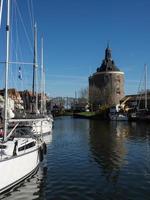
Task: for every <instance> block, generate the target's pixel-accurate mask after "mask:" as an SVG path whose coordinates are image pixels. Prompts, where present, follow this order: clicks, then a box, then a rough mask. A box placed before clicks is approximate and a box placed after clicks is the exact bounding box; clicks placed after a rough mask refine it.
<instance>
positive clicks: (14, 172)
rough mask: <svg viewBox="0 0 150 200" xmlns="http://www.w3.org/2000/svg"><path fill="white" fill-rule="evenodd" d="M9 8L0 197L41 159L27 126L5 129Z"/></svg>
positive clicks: (0, 136) (38, 145)
mask: <svg viewBox="0 0 150 200" xmlns="http://www.w3.org/2000/svg"><path fill="white" fill-rule="evenodd" d="M10 7H11V0H7V24H6V62H5V110H4V124H3V127H2V129H1V130H0V194H1V193H3V192H5V191H6V190H8V189H10V188H12V187H13V186H14V185H16V184H18V183H19V182H21V181H22V180H24V179H25V178H27V177H28V176H30V175H31V174H32V173H34V172H35V171H36V169H37V168H38V165H39V163H40V161H42V159H43V150H44V148H43V147H44V146H43V142H42V140H41V138H39V137H35V135H33V133H32V131H31V127H24V128H23V127H19V126H18V125H19V123H20V122H21V120H19V119H18V122H13V123H14V127H13V128H11V129H9V123H10V120H9V119H8V114H7V111H8V70H9V64H10V61H9V46H10V45H9V44H10V41H9V40H10Z"/></svg>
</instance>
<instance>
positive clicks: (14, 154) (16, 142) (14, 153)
mask: <svg viewBox="0 0 150 200" xmlns="http://www.w3.org/2000/svg"><path fill="white" fill-rule="evenodd" d="M17 146H18V141H15V145H14V150H13V156H16V155H17Z"/></svg>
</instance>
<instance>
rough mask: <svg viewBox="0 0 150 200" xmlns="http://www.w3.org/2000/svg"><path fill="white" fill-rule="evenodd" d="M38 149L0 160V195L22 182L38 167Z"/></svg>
mask: <svg viewBox="0 0 150 200" xmlns="http://www.w3.org/2000/svg"><path fill="white" fill-rule="evenodd" d="M39 162H40V161H39V153H38V149H35V150H33V151H31V152H28V153H26V154H23V155H20V156H14V157H11V158H8V159H5V160H0V193H2V192H4V191H6V190H8V189H10V188H11V187H12V186H14V185H16V184H17V183H19V182H21V181H22V180H24V179H25V178H26V177H27V176H29V175H30V174H32V173H33V172H34V171H35V170H36V168H37V167H38V165H39Z"/></svg>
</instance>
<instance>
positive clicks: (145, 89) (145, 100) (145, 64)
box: [145, 64, 147, 110]
mask: <svg viewBox="0 0 150 200" xmlns="http://www.w3.org/2000/svg"><path fill="white" fill-rule="evenodd" d="M145 110H147V65H146V64H145Z"/></svg>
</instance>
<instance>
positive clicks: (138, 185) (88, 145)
mask: <svg viewBox="0 0 150 200" xmlns="http://www.w3.org/2000/svg"><path fill="white" fill-rule="evenodd" d="M47 147H48V148H47V155H46V157H45V160H44V162H43V163H42V165H40V168H39V170H38V172H37V173H36V174H35V175H33V176H32V177H31V178H28V179H27V180H26V181H24V182H23V183H21V184H20V185H19V186H17V187H15V188H13V189H12V190H11V191H9V192H8V193H6V194H4V195H3V196H1V198H2V199H7V200H10V199H14V200H17V199H28V200H31V199H44V200H49V199H52V200H53V199H61V200H62V199H64V200H70V199H75V200H80V199H82V200H87V199H88V200H93V199H94V200H99V199H102V200H108V199H111V200H116V199H122V200H128V199H136V200H141V199H144V200H148V199H149V187H150V168H149V166H150V157H149V154H150V125H149V124H147V125H146V126H145V124H143V123H141V124H139V123H136V122H132V123H129V122H115V121H111V122H104V121H103V122H100V121H96V120H89V119H74V118H72V117H66V116H65V117H58V118H56V119H55V124H54V128H53V133H52V135H51V136H50V138H49V143H48V146H47Z"/></svg>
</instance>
